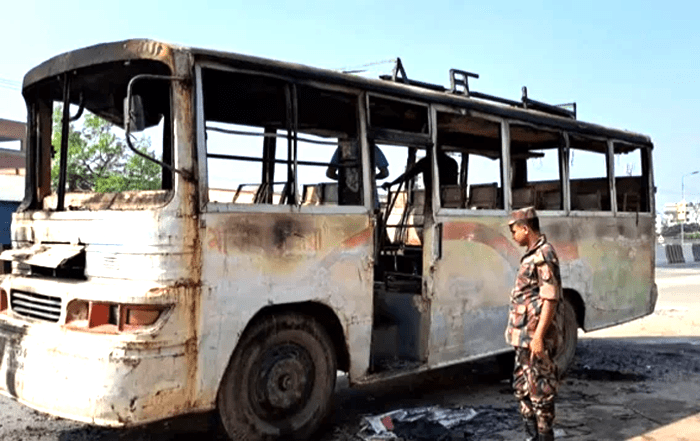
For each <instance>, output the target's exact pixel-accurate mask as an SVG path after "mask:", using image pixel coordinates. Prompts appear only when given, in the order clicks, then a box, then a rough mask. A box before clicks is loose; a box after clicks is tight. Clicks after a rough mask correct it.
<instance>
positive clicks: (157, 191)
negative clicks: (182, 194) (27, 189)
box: [25, 60, 172, 211]
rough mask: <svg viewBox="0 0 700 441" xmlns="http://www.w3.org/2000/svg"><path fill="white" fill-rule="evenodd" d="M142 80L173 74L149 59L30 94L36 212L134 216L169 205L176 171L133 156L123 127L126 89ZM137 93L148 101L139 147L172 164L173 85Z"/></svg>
mask: <svg viewBox="0 0 700 441" xmlns="http://www.w3.org/2000/svg"><path fill="white" fill-rule="evenodd" d="M143 73H148V74H154V75H168V74H169V70H168V68H167V67H166V66H164V65H163V64H161V63H158V62H153V61H145V60H136V61H130V62H120V63H109V64H103V65H98V66H92V67H89V68H85V69H80V70H73V71H70V72H69V73H68V74H63V75H59V76H57V77H54V78H52V79H51V80H47V81H44V82H41V83H38V84H37V85H35V86H32V87H30V88H28V89H27V90H26V91H25V95H26V97H27V100H28V102H29V103H30V106H29V107H30V117H31V121H30V124H32V125H33V126H34V128H36V129H38V130H35V133H37V136H32V137H30V146H29V148H30V149H31V150H32V153H33V154H32V155H30V161H33V162H36V163H37V165H38V166H37V167H34V173H36V175H33V176H32V177H31V178H30V180H31V182H32V184H30V185H32V186H36V187H37V189H38V191H37V192H36V193H37V194H38V195H39V197H38V200H37V201H35V204H34V205H39V204H41V205H40V206H41V207H42V208H43V209H46V210H57V211H61V210H79V209H120V208H122V209H133V208H145V207H148V206H153V204H154V203H155V204H162V203H164V202H165V201H166V200H167V195H168V191H167V190H169V189H171V188H172V172H171V171H170V170H169V169H168V168H165V167H162V166H161V165H159V164H157V163H155V162H153V161H150V160H148V159H146V158H145V157H143V156H140V155H137V154H135V153H134V152H133V151H131V149H129V147H128V145H127V142H126V133H125V132H124V128H123V127H124V121H123V119H124V116H123V115H124V110H123V107H124V98H125V97H126V91H127V85H128V83H129V80H130V79H131V78H133V77H134V76H136V75H139V74H143ZM133 93H135V94H138V95H139V96H141V98H142V102H143V117H144V122H145V129H144V130H143V131H141V132H138V133H134V132H133V131H132V133H131V142H132V144H133V146H134V147H135V148H136V149H138V150H139V151H140V152H141V153H143V154H145V155H147V156H150V157H153V158H156V159H158V160H160V161H163V162H164V163H165V164H171V163H172V141H171V138H172V135H171V133H172V129H171V127H172V124H171V104H170V100H171V97H170V83H169V82H168V81H163V80H149V79H144V80H142V81H139V82H137V83H136V84H135V85H134V87H133ZM66 103H68V105H67V106H66ZM30 133H32V131H30ZM142 206H143V207H142Z"/></svg>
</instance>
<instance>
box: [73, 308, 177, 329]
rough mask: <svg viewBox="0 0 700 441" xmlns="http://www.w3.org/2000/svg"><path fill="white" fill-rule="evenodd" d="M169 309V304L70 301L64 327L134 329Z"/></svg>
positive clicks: (148, 323) (154, 321)
mask: <svg viewBox="0 0 700 441" xmlns="http://www.w3.org/2000/svg"><path fill="white" fill-rule="evenodd" d="M169 308H170V306H168V305H137V304H125V303H106V302H90V301H86V300H73V301H71V302H70V303H69V304H68V306H67V307H66V326H68V327H69V328H72V329H79V330H84V331H89V332H97V333H107V334H113V333H117V332H133V331H138V330H141V329H143V328H146V327H148V326H151V325H153V324H155V323H156V321H158V319H159V318H160V317H161V315H162V314H163V313H164V312H165V311H166V310H168V309H169Z"/></svg>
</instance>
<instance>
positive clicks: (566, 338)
mask: <svg viewBox="0 0 700 441" xmlns="http://www.w3.org/2000/svg"><path fill="white" fill-rule="evenodd" d="M561 308H562V310H561V311H560V312H561V319H562V333H563V335H562V338H563V342H562V345H561V347H560V348H559V349H558V350H557V353H556V354H555V356H554V363H556V365H557V368H558V369H559V375H560V376H561V377H563V376H564V374H565V373H566V371H567V370H568V369H569V366H571V364H572V363H573V361H574V355H576V345H577V344H578V321H577V320H576V311H575V310H574V307H573V305H572V304H571V302H570V301H569V300H567V299H566V298H564V299H563V300H562V304H561Z"/></svg>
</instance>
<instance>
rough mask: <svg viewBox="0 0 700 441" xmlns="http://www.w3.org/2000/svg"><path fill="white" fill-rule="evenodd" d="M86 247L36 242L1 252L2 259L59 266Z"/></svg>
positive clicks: (52, 266) (0, 257) (53, 266)
mask: <svg viewBox="0 0 700 441" xmlns="http://www.w3.org/2000/svg"><path fill="white" fill-rule="evenodd" d="M84 249H85V246H84V245H57V244H51V245H42V244H35V245H33V246H32V247H30V248H18V249H10V250H5V251H3V252H2V253H1V254H0V260H9V261H13V262H21V263H25V264H27V265H37V266H43V267H47V268H58V267H59V266H60V265H62V264H63V263H65V262H66V261H67V260H69V259H71V258H73V257H75V256H77V255H78V254H80V253H81V252H82V251H83V250H84Z"/></svg>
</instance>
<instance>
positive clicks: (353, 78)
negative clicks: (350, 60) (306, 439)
mask: <svg viewBox="0 0 700 441" xmlns="http://www.w3.org/2000/svg"><path fill="white" fill-rule="evenodd" d="M177 52H181V53H183V54H191V55H192V56H193V57H194V59H195V60H197V61H210V62H213V63H219V64H222V65H227V66H231V67H236V68H242V69H243V68H244V69H253V70H254V69H263V70H265V71H267V72H271V73H275V74H278V75H283V76H287V77H289V78H293V79H301V80H317V81H323V82H327V83H331V84H336V85H341V86H346V87H353V88H358V89H362V90H367V91H371V92H375V93H381V94H386V95H391V96H396V97H402V98H408V99H414V100H418V101H424V102H429V103H441V104H445V105H450V106H457V107H461V108H466V109H471V110H475V111H480V112H484V113H487V114H492V115H496V116H499V117H502V118H506V119H513V120H517V121H522V122H525V123H531V124H536V125H543V126H546V127H549V128H553V129H559V130H563V131H567V132H571V133H578V134H582V135H588V136H598V137H606V138H612V139H615V140H619V141H624V142H629V143H633V144H640V145H645V146H648V147H652V142H651V139H650V138H649V137H648V136H646V135H642V134H639V133H635V132H630V131H626V130H619V129H613V128H610V127H605V126H601V125H598V124H593V123H587V122H583V121H579V120H575V119H571V118H566V117H563V116H558V115H552V114H549V113H545V112H541V111H538V110H532V109H523V108H519V107H514V106H509V105H505V104H500V103H496V102H491V101H485V100H482V99H478V98H474V97H469V96H465V95H463V94H459V93H450V92H443V91H436V90H431V89H428V88H424V87H419V86H414V85H409V84H404V83H400V82H394V81H387V80H383V79H370V78H365V77H360V76H357V75H353V74H348V73H342V72H338V71H334V70H329V69H321V68H316V67H310V66H305V65H302V64H297V63H290V62H284V61H278V60H271V59H266V58H260V57H254V56H250V55H243V54H237V53H232V52H223V51H215V50H209V49H200V48H189V47H184V46H179V45H174V44H169V43H163V42H158V41H153V40H147V39H132V40H125V41H119V42H111V43H102V44H98V45H95V46H90V47H86V48H82V49H77V50H74V51H71V52H66V53H64V54H61V55H58V56H55V57H53V58H51V59H49V60H47V61H45V62H43V63H42V64H40V65H38V66H36V67H35V68H33V69H32V70H30V71H29V72H28V73H27V74H26V75H25V77H24V84H23V89H26V88H27V87H30V86H31V85H33V84H35V83H37V82H40V81H42V80H44V79H46V78H50V77H53V76H56V75H59V74H61V73H64V72H66V71H70V70H74V69H80V68H84V67H89V66H94V65H98V64H103V63H110V62H118V61H129V60H139V59H150V60H155V61H160V62H163V63H164V64H166V65H168V66H169V67H170V68H171V69H172V70H174V69H173V66H174V64H175V56H174V54H175V53H177Z"/></svg>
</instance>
